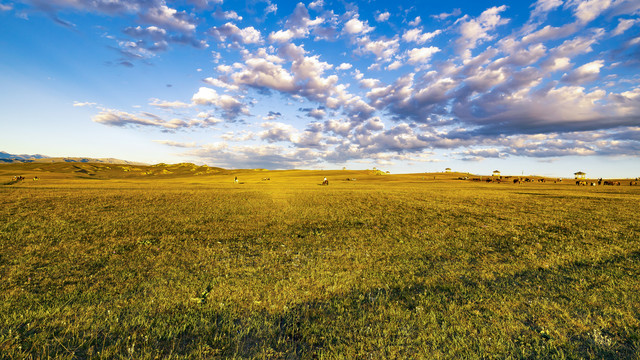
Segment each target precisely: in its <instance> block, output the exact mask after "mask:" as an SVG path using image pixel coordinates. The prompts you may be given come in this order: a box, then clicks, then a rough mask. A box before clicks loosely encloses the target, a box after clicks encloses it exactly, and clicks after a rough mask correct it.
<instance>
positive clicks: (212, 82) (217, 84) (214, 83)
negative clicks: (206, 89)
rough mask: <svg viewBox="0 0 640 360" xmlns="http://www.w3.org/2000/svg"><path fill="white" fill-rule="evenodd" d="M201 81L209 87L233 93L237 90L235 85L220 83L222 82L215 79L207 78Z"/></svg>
mask: <svg viewBox="0 0 640 360" xmlns="http://www.w3.org/2000/svg"><path fill="white" fill-rule="evenodd" d="M202 81H204V82H205V83H207V84H209V85H211V86H215V87H219V88H224V89H229V90H233V91H235V90H238V89H239V88H238V86H237V85H234V84H229V83H227V82H225V81H222V80H220V79H216V78H212V77H208V78H206V79H204V80H202Z"/></svg>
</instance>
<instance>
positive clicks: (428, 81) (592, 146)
mask: <svg viewBox="0 0 640 360" xmlns="http://www.w3.org/2000/svg"><path fill="white" fill-rule="evenodd" d="M639 69H640V1H637V0H587V1H577V0H538V1H530V2H526V1H517V2H515V1H509V2H506V1H505V2H497V1H455V0H452V1H446V2H442V1H437V2H436V1H421V2H415V1H374V0H372V1H366V2H364V1H362V2H360V1H355V2H348V1H342V0H341V1H330V0H316V1H304V2H284V1H274V0H246V1H244V0H243V1H230V0H182V1H163V0H129V1H124V0H22V1H16V0H0V89H1V90H2V96H1V97H0V107H1V108H2V109H3V110H2V112H0V124H1V131H0V144H1V145H0V150H2V151H6V152H9V153H15V154H35V153H40V154H45V155H49V156H88V157H114V158H121V159H126V160H133V161H141V162H147V163H157V162H194V163H198V164H203V163H205V164H208V165H211V166H221V167H225V168H269V169H289V168H302V169H332V168H342V167H345V166H346V167H347V168H352V169H366V168H372V167H378V168H381V169H384V170H390V171H391V172H393V173H410V172H424V171H442V170H444V168H446V167H450V168H452V169H454V170H458V171H469V172H474V173H481V174H487V173H490V172H491V171H493V170H495V169H499V170H501V171H502V173H503V174H521V173H524V174H540V175H547V176H558V177H570V176H572V174H573V172H576V171H579V170H580V171H584V172H586V173H587V175H588V176H593V177H637V176H640V161H638V160H640V72H639V71H638V70H639Z"/></svg>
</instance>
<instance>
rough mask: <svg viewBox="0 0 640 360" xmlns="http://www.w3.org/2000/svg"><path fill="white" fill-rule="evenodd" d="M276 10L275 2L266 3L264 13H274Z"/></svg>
mask: <svg viewBox="0 0 640 360" xmlns="http://www.w3.org/2000/svg"><path fill="white" fill-rule="evenodd" d="M277 12H278V5H276V4H269V5H267V7H266V8H265V9H264V14H265V15H269V14H275V13H277Z"/></svg>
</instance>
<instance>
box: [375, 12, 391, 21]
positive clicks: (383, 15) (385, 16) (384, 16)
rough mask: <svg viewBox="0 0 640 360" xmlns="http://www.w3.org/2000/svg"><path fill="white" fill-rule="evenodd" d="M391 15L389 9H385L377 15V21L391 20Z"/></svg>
mask: <svg viewBox="0 0 640 360" xmlns="http://www.w3.org/2000/svg"><path fill="white" fill-rule="evenodd" d="M390 16H391V14H390V13H389V12H388V11H385V12H383V13H380V14H378V16H376V21H377V22H385V21H387V20H389V17H390Z"/></svg>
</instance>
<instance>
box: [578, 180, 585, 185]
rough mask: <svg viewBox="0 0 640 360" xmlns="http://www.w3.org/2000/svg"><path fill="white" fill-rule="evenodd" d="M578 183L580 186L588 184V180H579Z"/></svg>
mask: <svg viewBox="0 0 640 360" xmlns="http://www.w3.org/2000/svg"><path fill="white" fill-rule="evenodd" d="M576 185H578V186H587V182H586V181H584V180H578V181H576Z"/></svg>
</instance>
